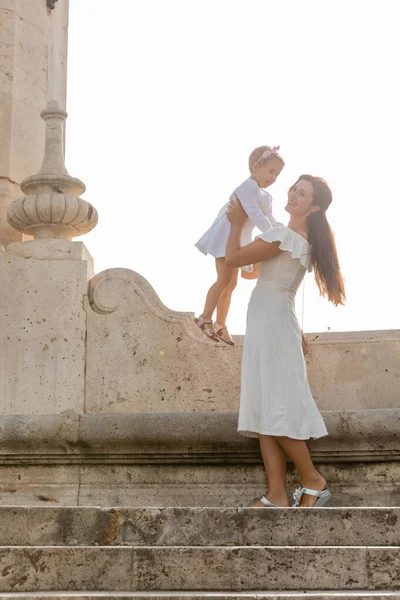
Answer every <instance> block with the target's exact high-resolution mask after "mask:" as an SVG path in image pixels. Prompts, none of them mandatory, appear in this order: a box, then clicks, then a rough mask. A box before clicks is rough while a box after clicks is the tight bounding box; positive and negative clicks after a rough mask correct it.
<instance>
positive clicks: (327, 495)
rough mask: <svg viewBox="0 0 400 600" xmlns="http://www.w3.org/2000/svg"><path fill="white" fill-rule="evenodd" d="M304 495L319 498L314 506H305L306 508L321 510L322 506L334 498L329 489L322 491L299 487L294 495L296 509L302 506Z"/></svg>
mask: <svg viewBox="0 0 400 600" xmlns="http://www.w3.org/2000/svg"><path fill="white" fill-rule="evenodd" d="M304 494H307V495H308V496H316V497H317V500H316V501H315V503H314V504H313V506H305V507H304V508H321V506H324V505H325V504H326V503H327V502H329V500H330V499H331V498H332V494H331V492H330V491H329V490H328V489H326V490H322V491H320V490H310V489H309V488H302V487H298V488H297V490H296V491H295V492H294V493H293V500H294V504H293V506H294V507H299V506H300V502H301V499H302V497H303V496H304Z"/></svg>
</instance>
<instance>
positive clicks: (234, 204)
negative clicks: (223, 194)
mask: <svg viewBox="0 0 400 600" xmlns="http://www.w3.org/2000/svg"><path fill="white" fill-rule="evenodd" d="M235 198H236V200H235V201H233V200H231V201H230V202H229V206H228V210H227V212H226V215H227V217H228V220H229V222H230V223H231V224H232V225H244V224H245V223H246V221H247V219H248V216H247V214H246V212H245V211H244V209H243V206H242V205H241V204H240V200H239V198H238V197H237V196H235Z"/></svg>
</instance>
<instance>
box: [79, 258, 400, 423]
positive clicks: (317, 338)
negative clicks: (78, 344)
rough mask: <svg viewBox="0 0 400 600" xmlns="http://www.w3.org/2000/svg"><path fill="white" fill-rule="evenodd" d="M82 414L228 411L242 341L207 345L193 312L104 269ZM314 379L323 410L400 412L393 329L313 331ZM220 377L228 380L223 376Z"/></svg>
mask: <svg viewBox="0 0 400 600" xmlns="http://www.w3.org/2000/svg"><path fill="white" fill-rule="evenodd" d="M89 295H90V301H91V306H92V310H91V311H89V313H88V369H87V386H86V395H87V412H89V413H95V412H96V413H107V412H109V413H110V412H112V413H143V412H146V413H147V412H154V413H160V412H161V413H168V412H178V411H179V412H193V411H196V412H209V411H218V412H233V411H236V410H237V407H238V403H239V387H240V361H241V353H242V347H241V346H242V340H241V339H240V338H236V341H237V344H236V345H235V346H234V347H228V346H226V345H225V344H222V343H220V344H216V343H214V342H210V341H209V340H208V339H207V338H206V337H205V336H204V334H202V333H201V332H200V331H199V329H198V328H197V326H196V325H195V324H194V321H193V318H192V315H191V314H190V313H176V312H173V311H171V310H169V309H168V308H166V307H165V306H164V305H163V304H162V303H161V301H160V299H159V298H158V296H157V294H156V293H155V291H154V290H153V289H152V288H151V286H150V285H149V283H148V282H147V281H146V280H145V279H144V278H143V277H141V276H140V275H139V274H137V273H135V272H133V271H129V270H127V269H110V270H108V271H104V272H103V273H100V274H98V275H96V277H94V278H93V279H92V280H91V283H90V290H89ZM310 339H311V353H310V357H309V358H308V368H309V374H310V382H311V387H312V390H313V393H314V395H315V397H316V400H317V403H318V406H319V407H320V408H321V409H323V410H327V409H362V408H375V407H376V406H377V398H379V406H380V407H381V408H395V407H397V406H398V392H397V390H398V385H399V382H400V366H399V365H400V334H399V332H362V334H357V333H342V334H311V336H310ZM221 373H223V374H224V376H223V377H221Z"/></svg>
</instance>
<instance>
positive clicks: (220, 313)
mask: <svg viewBox="0 0 400 600" xmlns="http://www.w3.org/2000/svg"><path fill="white" fill-rule="evenodd" d="M238 273H239V269H232V277H231V280H230V282H229V284H228V286H227V287H226V288H225V291H224V292H223V293H222V296H221V298H220V300H219V302H218V304H217V323H219V324H220V325H222V327H225V325H226V317H227V316H228V312H229V307H230V305H231V298H232V293H233V290H234V289H235V287H236V285H237V280H238Z"/></svg>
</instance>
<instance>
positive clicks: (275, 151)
mask: <svg viewBox="0 0 400 600" xmlns="http://www.w3.org/2000/svg"><path fill="white" fill-rule="evenodd" d="M279 148H280V146H274V147H273V148H271V150H266V151H265V152H264V154H262V155H261V156H260V158H259V159H258V161H260V160H262V159H263V158H270V156H276V155H277V154H278V150H279ZM258 161H257V162H258Z"/></svg>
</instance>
